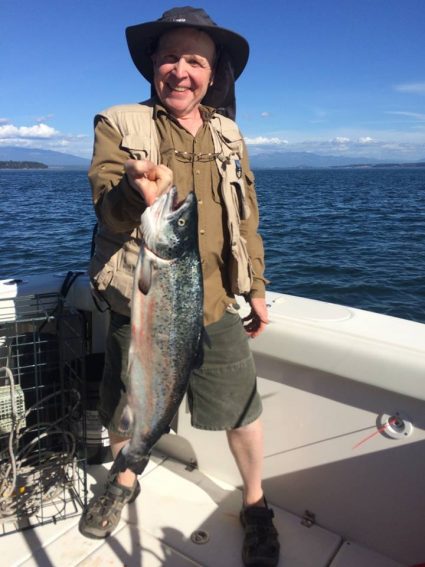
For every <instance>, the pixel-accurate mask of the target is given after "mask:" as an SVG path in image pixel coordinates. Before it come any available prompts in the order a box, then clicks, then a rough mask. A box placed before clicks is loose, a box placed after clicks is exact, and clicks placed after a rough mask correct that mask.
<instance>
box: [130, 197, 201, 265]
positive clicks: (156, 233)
mask: <svg viewBox="0 0 425 567" xmlns="http://www.w3.org/2000/svg"><path fill="white" fill-rule="evenodd" d="M141 229H142V234H143V240H144V245H145V247H146V248H148V249H149V250H150V251H151V252H152V253H153V254H155V256H158V257H159V258H162V259H163V260H172V259H174V258H178V257H180V256H182V255H183V254H184V252H185V251H186V250H188V249H190V248H193V246H194V245H195V242H196V237H197V211H196V198H195V195H194V193H189V194H188V196H187V197H186V198H185V199H184V200H183V201H181V202H179V201H178V198H177V189H176V188H175V187H172V188H171V189H170V190H169V191H167V192H166V193H164V194H162V195H161V196H160V197H158V199H156V200H155V201H154V203H153V204H152V205H151V206H150V207H148V208H147V209H146V210H145V211H144V213H143V214H142V219H141Z"/></svg>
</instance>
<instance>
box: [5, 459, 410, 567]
mask: <svg viewBox="0 0 425 567" xmlns="http://www.w3.org/2000/svg"><path fill="white" fill-rule="evenodd" d="M108 466H109V465H98V466H93V467H91V468H90V474H89V477H88V487H89V491H90V493H91V491H93V492H95V493H96V491H97V490H100V489H101V487H102V486H103V482H104V480H105V477H106V474H107V468H108ZM140 480H141V486H142V493H141V495H140V496H139V498H138V499H137V500H136V501H135V503H133V504H131V505H129V506H127V507H126V509H125V512H124V514H123V517H122V520H121V522H120V524H119V526H118V528H117V529H116V531H115V532H114V533H113V534H112V536H111V537H109V538H108V539H106V540H91V539H87V538H85V537H83V536H82V535H81V534H80V533H79V531H78V521H79V516H78V515H73V516H71V517H68V518H66V519H64V520H61V521H58V522H57V523H56V524H55V523H48V524H45V525H41V526H38V527H34V528H30V529H26V530H22V531H17V532H14V533H7V534H6V535H3V536H1V537H0V549H1V557H2V560H1V564H2V565H4V566H7V567H12V566H27V567H30V566H37V567H71V566H77V565H78V566H87V567H89V566H90V567H94V566H102V567H105V566H123V565H125V566H126V567H157V566H167V567H189V566H191V565H192V566H195V565H196V566H203V567H207V566H208V567H239V566H242V561H241V558H240V552H241V546H242V538H243V532H242V529H241V527H240V524H239V517H238V515H239V509H240V502H241V494H240V491H239V490H238V489H236V488H234V487H233V486H231V485H228V484H225V483H223V482H222V481H217V480H215V479H212V478H210V477H207V476H206V475H204V474H202V473H201V472H200V471H199V470H197V469H195V470H188V469H187V467H186V466H185V465H184V464H182V463H179V462H177V461H175V460H173V459H171V458H166V457H164V456H163V455H161V454H159V453H158V452H157V453H156V454H155V455H154V456H153V458H152V459H151V462H150V463H149V465H148V467H147V469H146V471H145V472H144V474H143V476H142V477H141V479H140ZM324 497H325V496H324ZM274 510H275V524H276V526H277V529H278V530H279V534H280V541H281V558H280V563H279V565H281V566H284V567H322V566H323V567H327V566H330V567H403V566H402V565H401V564H400V563H396V562H394V561H392V560H391V559H388V558H386V557H383V556H380V555H377V554H376V553H374V552H372V551H368V550H366V549H364V548H362V547H360V546H358V545H356V544H355V543H353V542H347V541H344V540H343V539H342V538H341V537H340V536H339V535H337V534H334V533H332V532H330V531H327V530H325V529H323V528H321V527H320V526H318V525H313V526H311V527H306V526H304V525H303V524H302V523H301V519H300V518H299V517H297V516H295V515H293V514H291V513H289V512H286V511H285V510H282V509H280V508H277V507H274ZM199 531H200V532H201V535H200V539H201V540H203V539H205V540H206V541H205V542H203V543H195V542H194V541H193V539H192V534H197V533H199ZM202 536H203V537H202ZM195 539H196V538H195Z"/></svg>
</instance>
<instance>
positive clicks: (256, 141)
mask: <svg viewBox="0 0 425 567" xmlns="http://www.w3.org/2000/svg"><path fill="white" fill-rule="evenodd" d="M245 143H246V144H248V145H250V146H253V145H258V146H279V145H285V144H289V142H288V140H283V139H282V138H276V137H271V138H268V137H266V136H257V137H256V138H245Z"/></svg>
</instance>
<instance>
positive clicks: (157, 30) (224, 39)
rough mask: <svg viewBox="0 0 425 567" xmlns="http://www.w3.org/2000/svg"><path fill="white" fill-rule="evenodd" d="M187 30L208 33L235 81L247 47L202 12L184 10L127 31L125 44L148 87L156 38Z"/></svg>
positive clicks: (198, 10)
mask: <svg viewBox="0 0 425 567" xmlns="http://www.w3.org/2000/svg"><path fill="white" fill-rule="evenodd" d="M183 27H190V28H196V29H198V30H202V31H204V32H205V33H207V34H208V35H209V36H210V37H211V39H212V40H213V41H214V43H215V44H216V48H217V49H218V51H219V52H225V53H226V55H227V57H228V59H229V61H230V64H231V66H232V68H233V74H234V77H235V79H237V78H238V77H239V75H240V74H241V73H242V71H243V70H244V68H245V65H246V63H247V61H248V56H249V45H248V42H247V41H246V39H245V38H243V37H242V36H241V35H239V34H237V33H235V32H232V31H230V30H227V29H224V28H220V27H219V26H217V24H216V23H215V22H213V20H212V19H211V18H210V17H209V16H208V14H207V13H206V12H205V11H204V10H203V9H202V8H192V7H191V6H184V7H182V8H172V9H171V10H168V11H167V12H164V14H163V15H162V17H161V18H159V20H155V21H154V22H146V23H144V24H138V25H135V26H130V27H128V28H127V29H126V30H125V32H126V37H127V44H128V48H129V50H130V54H131V57H132V59H133V61H134V64H135V65H136V67H137V68H138V70H139V71H140V72H141V74H142V75H143V76H144V77H145V79H147V80H148V81H149V82H150V83H152V80H153V66H152V60H151V55H152V52H153V50H154V49H155V46H156V43H157V41H158V39H159V37H160V36H161V35H162V34H163V33H164V32H166V31H168V30H171V29H173V28H183Z"/></svg>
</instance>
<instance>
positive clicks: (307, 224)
mask: <svg viewBox="0 0 425 567" xmlns="http://www.w3.org/2000/svg"><path fill="white" fill-rule="evenodd" d="M255 174H256V187H257V194H258V200H259V204H260V210H261V224H260V232H261V234H262V236H263V239H264V244H265V249H266V265H267V270H266V277H267V278H268V279H269V280H270V281H271V283H270V285H269V289H270V290H272V291H279V292H283V293H288V294H291V295H299V296H303V297H310V298H314V299H319V300H323V301H330V302H333V303H340V304H343V305H348V306H352V307H358V308H361V309H368V310H371V311H375V312H379V313H386V314H388V315H393V316H396V317H402V318H406V319H411V320H414V321H420V322H423V323H425V168H424V169H322V170H258V171H256V172H255ZM0 218H1V239H0V279H4V278H22V277H24V276H25V275H28V274H41V273H48V272H54V273H63V274H65V273H66V272H67V271H68V270H84V269H85V268H86V266H87V263H88V260H89V256H90V245H91V237H92V230H93V226H94V223H95V217H94V213H93V209H92V205H91V195H90V189H89V184H88V181H87V173H86V172H85V171H75V170H74V171H71V170H69V171H65V170H64V171H61V170H19V171H7V170H2V171H0Z"/></svg>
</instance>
